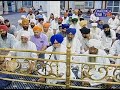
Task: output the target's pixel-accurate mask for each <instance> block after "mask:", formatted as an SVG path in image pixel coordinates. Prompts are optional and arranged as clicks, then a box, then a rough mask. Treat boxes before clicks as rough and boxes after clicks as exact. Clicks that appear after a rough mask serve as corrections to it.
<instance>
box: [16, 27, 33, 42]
mask: <svg viewBox="0 0 120 90" xmlns="http://www.w3.org/2000/svg"><path fill="white" fill-rule="evenodd" d="M22 31H24V30H23V29H21V30H19V31H18V32H17V37H16V39H17V40H19V41H20V40H21V34H22ZM28 32H29V33H30V36H33V35H34V33H33V30H32V29H31V28H28Z"/></svg>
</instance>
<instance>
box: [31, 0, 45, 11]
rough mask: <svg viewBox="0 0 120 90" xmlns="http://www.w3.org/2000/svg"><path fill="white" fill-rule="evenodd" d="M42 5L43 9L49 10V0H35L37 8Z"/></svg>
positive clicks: (34, 4)
mask: <svg viewBox="0 0 120 90" xmlns="http://www.w3.org/2000/svg"><path fill="white" fill-rule="evenodd" d="M40 5H41V6H42V8H43V11H45V12H46V11H47V1H33V6H34V8H35V9H36V10H37V9H39V8H40Z"/></svg>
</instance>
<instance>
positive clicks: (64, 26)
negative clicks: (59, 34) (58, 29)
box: [62, 24, 70, 29]
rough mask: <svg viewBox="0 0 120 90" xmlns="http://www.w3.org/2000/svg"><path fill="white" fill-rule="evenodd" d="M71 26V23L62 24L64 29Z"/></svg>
mask: <svg viewBox="0 0 120 90" xmlns="http://www.w3.org/2000/svg"><path fill="white" fill-rule="evenodd" d="M69 26H70V25H69V24H62V29H64V28H66V29H68V28H69Z"/></svg>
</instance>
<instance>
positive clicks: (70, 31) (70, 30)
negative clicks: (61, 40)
mask: <svg viewBox="0 0 120 90" xmlns="http://www.w3.org/2000/svg"><path fill="white" fill-rule="evenodd" d="M66 33H67V34H69V33H72V34H73V35H75V33H76V29H75V28H68V29H67V30H66Z"/></svg>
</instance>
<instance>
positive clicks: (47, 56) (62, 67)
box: [38, 44, 75, 84]
mask: <svg viewBox="0 0 120 90" xmlns="http://www.w3.org/2000/svg"><path fill="white" fill-rule="evenodd" d="M52 50H53V46H50V47H48V48H47V49H46V51H48V52H52ZM56 51H57V52H66V47H65V46H64V45H62V44H61V46H60V48H57V50H56ZM50 55H51V54H45V59H50V60H55V58H54V54H52V55H51V57H50ZM56 56H57V58H58V60H66V56H65V55H56ZM48 64H50V62H49V63H48ZM52 69H53V70H52V71H53V73H54V74H57V64H56V63H54V62H53V63H52ZM50 70H51V69H50V67H49V66H48V65H47V67H46V71H50ZM38 72H40V73H45V71H44V72H41V70H38ZM61 73H63V76H62V77H61V78H63V79H66V64H65V63H61V62H60V63H58V74H61ZM46 74H48V72H46ZM53 77H54V76H53ZM70 77H71V78H72V79H73V78H75V76H74V74H73V73H72V72H71V75H70ZM57 81H59V82H61V81H64V80H55V79H47V83H49V84H50V83H52V84H55V83H57Z"/></svg>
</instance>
